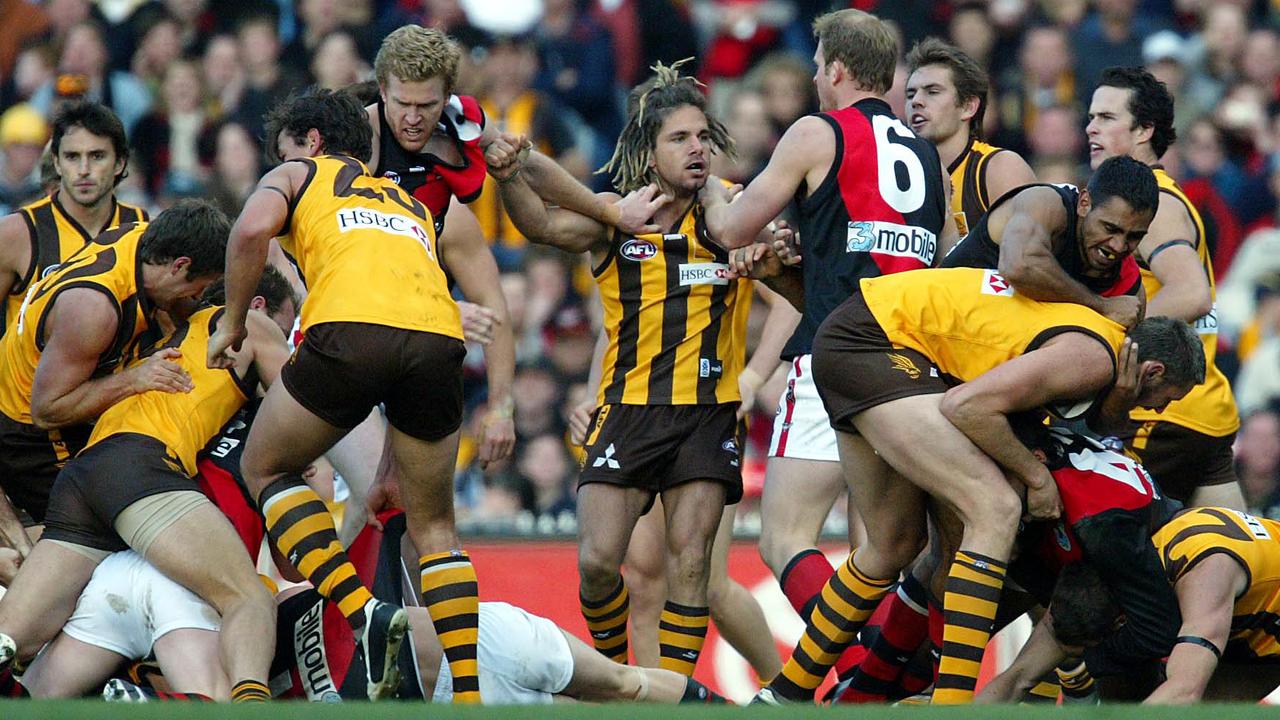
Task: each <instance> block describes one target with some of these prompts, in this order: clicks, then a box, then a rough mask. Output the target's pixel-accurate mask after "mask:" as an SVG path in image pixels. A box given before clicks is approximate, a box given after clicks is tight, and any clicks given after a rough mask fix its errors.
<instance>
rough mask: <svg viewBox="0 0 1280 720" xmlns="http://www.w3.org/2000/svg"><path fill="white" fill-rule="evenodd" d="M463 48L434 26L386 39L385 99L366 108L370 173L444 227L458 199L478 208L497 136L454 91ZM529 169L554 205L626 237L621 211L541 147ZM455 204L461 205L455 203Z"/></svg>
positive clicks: (474, 105)
mask: <svg viewBox="0 0 1280 720" xmlns="http://www.w3.org/2000/svg"><path fill="white" fill-rule="evenodd" d="M460 56H461V51H460V50H459V48H458V45H457V44H456V43H455V42H454V41H453V40H451V39H450V38H449V37H448V36H446V35H445V34H444V33H442V32H440V31H439V30H436V29H434V28H423V27H420V26H418V25H405V26H403V27H400V28H398V29H396V30H395V31H393V32H392V33H391V34H390V35H387V37H386V39H385V40H383V41H382V46H381V47H380V48H379V50H378V56H377V58H376V59H375V60H374V74H375V75H376V76H377V79H378V90H379V97H378V102H377V103H376V104H374V105H370V106H368V107H367V108H365V110H366V111H367V112H368V114H369V122H370V124H371V125H372V126H373V157H372V158H370V160H369V170H370V172H371V173H372V174H374V175H381V176H383V177H386V178H389V179H391V180H394V181H395V182H396V183H397V184H399V185H400V187H402V188H404V189H405V190H406V191H408V192H409V193H410V194H411V195H413V196H414V197H415V198H417V199H418V201H419V202H421V203H422V204H423V205H425V206H426V207H427V209H428V210H430V211H431V217H432V218H433V219H434V220H435V224H436V234H437V235H439V234H441V232H442V231H443V230H444V225H445V214H446V213H447V212H448V211H449V209H450V203H451V201H452V199H453V198H455V197H456V198H457V199H458V201H459V202H460V203H471V202H474V201H475V200H476V198H478V197H480V191H481V189H482V188H483V187H484V181H485V162H484V150H485V148H486V147H488V146H489V143H491V142H493V139H494V138H495V137H497V130H496V128H493V127H491V126H489V125H488V124H486V122H485V116H484V111H483V110H482V109H481V108H480V103H479V102H477V101H476V99H475V98H473V97H470V96H468V95H456V94H454V93H453V90H454V86H455V85H456V84H457V79H458V62H459V59H460ZM523 172H525V173H526V174H528V175H529V176H530V178H531V179H532V180H533V181H534V183H535V184H536V185H537V186H538V187H539V188H541V189H542V191H543V193H544V195H546V197H547V199H548V201H549V202H552V203H553V204H556V205H560V206H561V207H566V208H570V209H572V210H574V211H575V212H579V213H581V214H583V215H587V216H588V217H591V218H592V219H594V220H597V221H599V222H601V223H604V224H606V225H617V226H619V227H621V229H623V230H624V231H627V232H642V231H644V230H645V226H644V225H635V226H629V225H626V224H624V223H623V218H622V217H621V214H620V212H619V210H618V208H617V207H615V206H614V205H613V204H611V203H608V202H606V201H604V200H601V199H599V198H597V197H596V196H595V194H593V193H592V192H590V191H589V190H587V188H585V187H583V186H582V185H581V184H580V183H578V182H577V181H576V180H574V179H573V177H572V176H571V175H569V173H568V171H566V170H565V169H564V168H562V167H560V166H559V165H557V164H556V163H555V161H554V160H552V159H550V158H548V157H546V156H544V155H542V154H541V153H539V152H537V151H536V150H535V151H533V152H532V153H531V156H530V157H529V159H528V160H527V161H526V163H525V167H524V170H523ZM455 207H456V206H455Z"/></svg>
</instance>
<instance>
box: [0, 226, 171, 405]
mask: <svg viewBox="0 0 1280 720" xmlns="http://www.w3.org/2000/svg"><path fill="white" fill-rule="evenodd" d="M146 228H147V224H146V223H137V224H134V225H125V226H123V227H119V228H116V229H114V230H108V231H107V232H105V233H103V234H101V235H99V236H98V237H97V239H96V240H94V242H93V243H92V244H90V245H88V246H86V247H85V248H84V251H83V252H80V253H77V254H76V255H75V256H74V257H73V258H71V259H70V260H67V261H66V262H63V263H61V264H60V265H58V266H57V267H55V268H54V270H53V272H51V273H49V274H48V275H46V276H45V277H43V278H41V279H39V280H37V281H36V282H35V283H34V284H32V285H31V287H29V288H28V289H27V294H26V296H25V297H24V298H23V301H22V306H21V308H20V309H19V312H18V314H17V316H16V317H15V318H14V319H13V321H12V324H11V326H10V328H9V332H6V333H5V334H4V337H3V338H0V367H4V368H5V374H4V378H3V380H2V381H0V412H3V413H4V414H5V415H7V416H8V417H9V418H10V419H11V420H15V421H17V422H20V423H26V424H28V425H29V424H31V385H32V383H33V382H34V380H35V376H36V366H37V365H38V364H39V363H40V355H41V353H42V352H43V351H44V343H45V336H44V329H45V328H44V326H45V321H46V319H47V318H48V314H49V310H50V308H52V307H53V304H54V302H55V301H56V300H57V298H58V296H59V295H60V294H62V292H63V291H64V290H71V289H73V288H89V289H92V290H97V291H98V292H101V293H102V294H103V295H106V296H107V298H108V299H110V301H111V304H112V305H113V306H114V307H115V309H116V313H117V317H119V319H120V322H119V325H118V327H117V328H116V337H115V340H114V341H113V342H112V343H111V346H110V347H109V348H107V350H106V351H105V352H103V353H102V355H101V356H100V357H99V358H98V367H97V369H96V370H95V371H94V375H93V376H94V377H100V376H102V375H105V374H107V373H109V372H111V371H112V370H114V369H115V367H116V366H117V365H118V364H119V363H120V360H121V358H122V357H123V354H124V352H125V351H126V350H127V349H128V347H129V344H130V343H132V342H133V341H134V339H136V338H137V337H138V336H139V335H141V334H142V332H143V331H144V330H146V329H147V325H148V322H149V318H150V317H151V311H152V306H151V303H150V302H149V301H148V300H147V299H146V296H145V295H144V294H143V293H142V292H140V291H141V288H142V263H141V262H139V261H138V243H139V241H140V240H141V239H142V234H143V232H144V231H145V230H146Z"/></svg>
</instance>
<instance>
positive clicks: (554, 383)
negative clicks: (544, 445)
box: [511, 365, 564, 438]
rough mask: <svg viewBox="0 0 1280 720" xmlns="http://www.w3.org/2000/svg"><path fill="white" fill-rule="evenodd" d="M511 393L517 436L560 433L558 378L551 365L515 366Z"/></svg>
mask: <svg viewBox="0 0 1280 720" xmlns="http://www.w3.org/2000/svg"><path fill="white" fill-rule="evenodd" d="M511 395H512V397H514V398H515V399H516V415H515V419H516V437H520V438H531V437H534V436H535V435H543V434H547V433H550V434H553V435H556V436H559V435H561V434H563V432H564V427H563V425H562V422H563V421H562V420H561V419H560V380H559V378H557V377H556V376H555V375H554V374H553V373H552V372H551V370H550V369H548V368H546V367H543V366H541V365H526V366H524V367H521V368H520V369H519V370H516V377H515V380H514V382H513V383H512V392H511Z"/></svg>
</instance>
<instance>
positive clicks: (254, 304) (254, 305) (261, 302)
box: [249, 295, 267, 312]
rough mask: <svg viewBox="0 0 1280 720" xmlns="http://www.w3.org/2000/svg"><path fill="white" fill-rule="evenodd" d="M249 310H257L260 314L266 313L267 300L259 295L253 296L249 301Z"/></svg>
mask: <svg viewBox="0 0 1280 720" xmlns="http://www.w3.org/2000/svg"><path fill="white" fill-rule="evenodd" d="M249 309H250V310H259V311H261V312H266V311H267V299H266V298H264V297H262V296H261V295H254V296H253V299H252V300H250V301H249Z"/></svg>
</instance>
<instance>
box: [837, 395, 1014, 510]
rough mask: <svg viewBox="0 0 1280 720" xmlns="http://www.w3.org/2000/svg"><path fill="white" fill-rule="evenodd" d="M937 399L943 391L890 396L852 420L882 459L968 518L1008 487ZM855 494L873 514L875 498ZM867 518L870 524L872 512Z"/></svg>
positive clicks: (856, 481)
mask: <svg viewBox="0 0 1280 720" xmlns="http://www.w3.org/2000/svg"><path fill="white" fill-rule="evenodd" d="M941 401H942V395H941V394H930V395H915V396H912V397H905V398H900V399H898V400H891V401H889V402H887V403H884V404H881V405H876V406H875V407H872V408H869V409H867V410H864V411H862V412H861V413H859V414H858V415H856V416H855V417H854V419H853V422H854V425H855V426H856V427H857V428H858V432H859V433H860V434H861V435H862V436H863V437H864V438H866V440H867V441H868V442H869V443H870V444H871V446H872V447H874V448H875V451H876V453H877V454H878V455H879V456H880V457H882V458H884V460H885V462H887V463H888V464H889V465H890V466H892V467H893V468H894V469H895V470H897V471H898V472H899V473H901V474H902V475H903V476H904V477H906V478H907V479H908V480H910V481H911V482H912V483H913V484H914V485H916V486H917V487H919V488H920V489H921V490H923V491H924V492H926V493H928V494H929V495H931V496H933V497H935V498H937V499H939V500H941V501H942V502H944V503H947V504H948V505H950V506H952V507H953V508H955V509H956V511H957V512H958V513H959V514H960V516H961V518H962V519H964V520H966V521H968V520H970V519H971V518H973V517H975V516H976V515H978V514H979V511H980V510H981V509H983V508H985V507H987V506H988V505H989V504H991V503H993V501H994V500H996V499H997V498H998V497H1001V496H1000V494H1001V493H1011V492H1012V490H1011V488H1010V486H1009V483H1008V481H1007V480H1006V479H1005V476H1004V473H1003V472H1002V471H1001V470H1000V468H999V467H998V466H997V465H996V464H995V462H994V461H993V460H992V459H991V458H989V457H987V456H986V454H984V453H983V452H982V451H981V450H979V449H978V447H977V446H976V445H974V444H973V442H972V441H970V440H969V438H968V437H966V436H965V435H964V433H962V432H960V430H959V429H957V428H956V426H955V425H952V424H951V422H950V421H948V420H947V419H946V418H945V417H943V415H942V412H941V411H940V409H939V407H940V404H941ZM842 450H843V446H842ZM846 472H849V468H848V466H847V465H846ZM849 477H850V478H851V480H854V482H855V484H864V483H862V482H860V481H859V480H858V477H857V476H855V475H850V476H849ZM855 499H856V500H857V503H858V507H859V508H861V509H862V511H863V513H864V514H868V513H870V514H875V513H876V510H875V509H874V508H873V507H872V505H873V504H874V501H875V498H874V497H866V496H864V495H862V494H859V495H858V496H857V497H856V498H855ZM1003 499H1006V500H1007V499H1008V498H1003ZM866 520H867V523H868V525H870V523H871V522H872V520H871V519H870V517H866ZM868 529H869V528H868Z"/></svg>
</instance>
